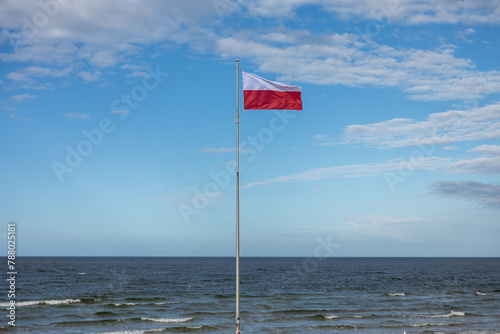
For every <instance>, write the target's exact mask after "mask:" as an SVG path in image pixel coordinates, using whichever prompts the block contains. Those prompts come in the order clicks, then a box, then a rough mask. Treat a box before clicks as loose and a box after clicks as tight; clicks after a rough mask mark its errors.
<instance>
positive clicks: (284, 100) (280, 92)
mask: <svg viewBox="0 0 500 334" xmlns="http://www.w3.org/2000/svg"><path fill="white" fill-rule="evenodd" d="M241 73H242V74H243V97H244V100H245V109H246V110H253V109H282V110H283V109H290V110H302V100H301V96H300V87H299V86H289V85H287V84H284V83H281V82H275V81H269V80H266V79H264V78H261V77H259V76H257V75H255V74H252V73H248V72H243V71H241Z"/></svg>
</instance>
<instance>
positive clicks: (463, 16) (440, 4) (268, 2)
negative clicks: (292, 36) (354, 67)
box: [247, 0, 500, 25]
mask: <svg viewBox="0 0 500 334" xmlns="http://www.w3.org/2000/svg"><path fill="white" fill-rule="evenodd" d="M306 5H317V6H321V7H322V8H323V9H324V10H326V11H329V12H331V13H333V14H334V15H336V16H337V17H339V18H341V19H343V20H352V19H358V18H362V19H366V20H376V21H382V20H383V21H388V22H389V23H391V24H394V23H398V24H405V25H416V24H426V23H449V24H459V23H466V24H498V23H500V2H499V1H496V0H493V1H475V0H464V1H441V0H396V1H395V0H384V1H382V0H380V1H373V0H356V1H353V0H293V1H286V2H283V1H279V0H258V1H252V2H250V3H248V5H247V6H248V11H249V12H250V13H251V14H252V15H255V16H265V17H282V16H285V17H292V16H294V15H296V13H298V12H299V11H300V7H302V6H306Z"/></svg>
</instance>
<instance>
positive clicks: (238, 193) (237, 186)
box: [234, 59, 241, 334]
mask: <svg viewBox="0 0 500 334" xmlns="http://www.w3.org/2000/svg"><path fill="white" fill-rule="evenodd" d="M238 62H239V60H238V59H236V116H235V117H234V121H235V122H236V334H240V122H241V118H240V101H239V93H240V88H239V73H238V72H239V65H238Z"/></svg>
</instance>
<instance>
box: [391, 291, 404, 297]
mask: <svg viewBox="0 0 500 334" xmlns="http://www.w3.org/2000/svg"><path fill="white" fill-rule="evenodd" d="M388 295H389V296H391V297H403V296H405V293H404V292H396V293H388Z"/></svg>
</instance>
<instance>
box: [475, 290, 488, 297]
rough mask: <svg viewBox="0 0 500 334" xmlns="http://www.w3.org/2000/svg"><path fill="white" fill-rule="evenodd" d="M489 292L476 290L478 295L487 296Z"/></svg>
mask: <svg viewBox="0 0 500 334" xmlns="http://www.w3.org/2000/svg"><path fill="white" fill-rule="evenodd" d="M487 295H488V294H487V293H484V292H479V291H476V296H487Z"/></svg>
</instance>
